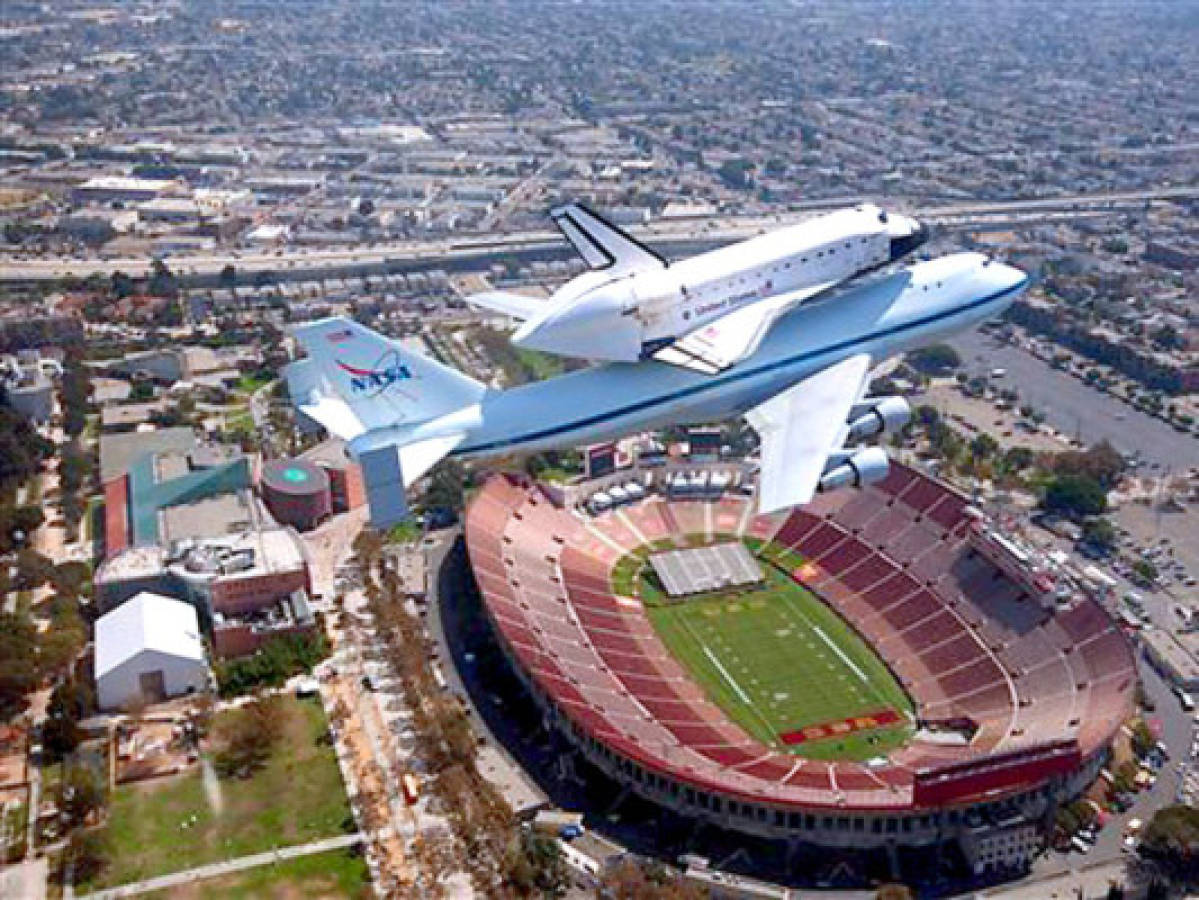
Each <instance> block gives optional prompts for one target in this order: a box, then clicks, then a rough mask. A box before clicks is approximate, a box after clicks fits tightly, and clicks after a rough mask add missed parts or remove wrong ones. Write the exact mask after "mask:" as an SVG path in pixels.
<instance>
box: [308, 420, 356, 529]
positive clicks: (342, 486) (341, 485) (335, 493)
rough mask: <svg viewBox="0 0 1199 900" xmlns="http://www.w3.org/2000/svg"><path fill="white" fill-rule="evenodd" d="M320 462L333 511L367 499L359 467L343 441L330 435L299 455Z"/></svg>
mask: <svg viewBox="0 0 1199 900" xmlns="http://www.w3.org/2000/svg"><path fill="white" fill-rule="evenodd" d="M301 458H302V459H303V460H305V461H306V462H309V463H312V464H313V465H315V466H319V467H320V468H321V469H322V470H323V471H324V473H325V475H326V476H327V477H328V479H329V500H330V503H331V505H332V510H333V512H334V513H340V512H347V511H348V510H351V509H357V508H358V507H360V506H362V505H363V504H364V503H366V484H365V482H364V481H363V480H362V469H361V468H360V467H359V466H358V463H356V462H354V461H353V460H351V459H350V458H349V456H347V455H346V445H345V441H343V440H341V439H340V438H329V439H328V440H324V441H321V443H319V444H317V445H316V446H315V447H313V448H311V449H310V450H306V451H304V453H303V455H302V457H301Z"/></svg>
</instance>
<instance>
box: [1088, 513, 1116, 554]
mask: <svg viewBox="0 0 1199 900" xmlns="http://www.w3.org/2000/svg"><path fill="white" fill-rule="evenodd" d="M1082 539H1083V542H1084V543H1087V544H1090V545H1092V546H1094V547H1098V548H1099V549H1101V550H1110V549H1111V548H1112V547H1114V546H1115V545H1116V529H1115V527H1114V526H1113V525H1112V523H1111V522H1110V521H1109V520H1107V519H1088V520H1087V521H1086V522H1084V523H1083V526H1082Z"/></svg>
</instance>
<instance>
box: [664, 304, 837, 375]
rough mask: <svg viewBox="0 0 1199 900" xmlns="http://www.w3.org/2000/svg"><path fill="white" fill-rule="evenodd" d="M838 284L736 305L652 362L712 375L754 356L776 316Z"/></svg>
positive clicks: (666, 349)
mask: <svg viewBox="0 0 1199 900" xmlns="http://www.w3.org/2000/svg"><path fill="white" fill-rule="evenodd" d="M839 283H840V282H837V281H828V282H824V283H822V284H815V285H812V286H811V287H806V288H803V289H801V290H798V291H789V292H787V293H785V294H779V295H778V296H775V297H766V298H765V299H763V300H757V301H754V302H752V303H746V304H744V305H743V306H739V307H738V308H737V309H735V310H733V311H732V312H730V313H727V314H725V315H723V316H721V317H720V318H719V319H717V320H715V321H714V322H709V323H708V324H707V325H702V326H700V327H699V328H697V329H695V330H694V331H689V332H687V334H685V335H683V336H682V337H680V338H679V339H678V340H676V341H674V343H672V344H669V345H667V346H666V347H663V348H662V349H661V350H659V351H657V352H656V353H655V354H654V359H657V360H660V361H661V362H666V363H670V364H671V365H675V366H683V367H684V368H687V369H694V370H696V371H697V372H703V373H704V374H705V375H715V374H716V373H717V372H721V371H723V370H724V369H727V368H728V367H729V366H731V365H733V364H734V363H737V362H740V361H741V360H743V359H745V358H746V357H747V356H750V355H752V354H753V352H754V351H755V350H757V349H758V345H759V344H761V343H762V338H764V337H765V336H766V333H767V332H768V331H770V326H771V325H773V324H774V322H775V320H776V319H778V318H779V316H781V315H783V314H784V313H786V312H787V311H788V310H791V309H794V308H795V307H796V306H799V304H801V303H803V302H804V301H806V300H810V299H811V298H812V297H815V296H816V295H817V294H822V293H824V292H825V291H827V290H829V288H832V287H835V286H836V285H837V284H839Z"/></svg>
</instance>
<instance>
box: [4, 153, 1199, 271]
mask: <svg viewBox="0 0 1199 900" xmlns="http://www.w3.org/2000/svg"><path fill="white" fill-rule="evenodd" d="M536 183H537V178H536V177H534V178H533V179H530V180H529V182H528V183H527V187H528V188H529V189H530V190H531V189H533V188H534V187H535V185H536ZM1195 198H1199V186H1189V187H1164V188H1160V189H1155V190H1146V191H1124V192H1118V193H1100V194H1079V195H1072V196H1068V197H1054V198H1048V199H1026V200H1011V201H1003V202H992V203H958V204H951V205H943V206H928V207H924V208H916V209H906V204H904V203H903V202H902V201H898V200H896V201H894V202H891V201H884V205H887V206H892V207H895V208H897V209H903V211H905V212H909V213H911V214H912V215H915V216H918V217H920V218H922V219H925V220H927V221H928V222H930V223H931V224H933V225H937V224H944V225H945V226H947V227H948V226H953V227H965V226H969V225H971V224H979V225H983V224H985V225H992V226H994V225H996V224H998V222H1010V221H1018V220H1021V219H1025V218H1027V219H1029V220H1035V219H1039V218H1050V217H1051V218H1073V217H1075V216H1093V215H1095V214H1096V212H1102V211H1104V210H1111V209H1115V208H1120V207H1123V208H1127V207H1129V206H1137V205H1140V204H1143V203H1146V202H1150V201H1154V200H1178V199H1195ZM852 202H853V200H852V199H847V200H845V205H849V204H851V203H852ZM821 205H826V204H821ZM834 205H837V204H834ZM812 214H813V213H812V211H811V210H809V211H806V212H802V213H787V214H780V215H771V216H751V217H737V216H719V217H713V218H711V219H677V220H672V219H663V220H658V221H656V222H655V223H653V225H651V226H649V227H646V228H638V229H633V233H634V234H635V235H636V236H637V237H639V238H642V239H644V240H646V241H648V242H649V243H658V244H671V245H680V246H681V245H687V244H692V243H694V244H705V245H714V244H719V243H728V242H731V241H735V240H740V239H743V238H746V237H750V236H752V235H754V234H758V233H760V232H761V231H764V230H768V229H772V228H778V227H780V226H782V225H786V224H789V223H791V222H795V221H799V220H801V219H804V218H808V217H810V216H811V215H812ZM564 246H565V244H564V242H563V240H562V238H561V236H560V235H559V234H558V233H557V232H556V231H552V230H544V231H532V232H521V233H513V234H501V235H494V234H487V235H462V236H460V237H453V238H443V239H437V240H425V241H417V240H409V241H396V242H387V243H377V244H370V245H355V246H346V247H331V248H322V249H312V250H299V249H287V250H284V249H280V250H272V251H251V252H246V253H241V252H239V251H232V250H230V251H228V252H224V253H219V254H198V255H194V256H192V255H186V256H172V257H170V258H169V259H168V260H167V264H168V265H169V266H170V267H171V269H172V270H173V271H175V272H176V274H178V275H180V276H181V277H183V278H185V279H189V278H192V279H214V278H216V277H217V276H218V275H219V273H220V271H221V269H223V268H224V267H225V266H226V265H233V266H235V267H236V268H237V270H238V273H239V274H240V275H243V276H244V275H246V274H250V275H252V274H254V273H258V272H271V273H275V274H277V275H279V276H282V277H287V278H295V277H297V276H298V275H300V274H302V273H314V274H315V273H319V272H321V271H345V270H361V271H364V272H365V271H370V270H375V271H380V270H383V269H385V268H388V267H396V268H402V267H403V266H405V265H413V266H419V265H424V266H426V267H427V266H428V265H429V264H440V265H450V264H452V263H454V262H456V261H459V262H460V261H465V260H468V259H471V258H472V257H479V256H485V255H489V254H497V253H504V252H511V251H514V250H524V251H528V250H535V249H545V250H555V249H561V248H563V247H564ZM150 262H151V260H150V258H149V257H127V258H121V259H61V258H55V259H14V258H11V257H10V258H7V259H3V260H0V283H3V282H16V283H29V282H39V281H56V280H59V279H63V278H78V279H83V278H86V277H88V276H89V275H100V276H104V277H108V276H110V275H111V274H112V273H113V272H116V271H121V272H124V273H126V274H128V275H133V276H141V275H144V274H146V273H147V272H148V271H149V268H150Z"/></svg>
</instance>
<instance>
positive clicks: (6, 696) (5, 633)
mask: <svg viewBox="0 0 1199 900" xmlns="http://www.w3.org/2000/svg"><path fill="white" fill-rule="evenodd" d="M36 654H37V628H36V627H35V626H34V624H33V622H32V621H31V620H30V618H29V616H28V615H24V614H17V613H6V612H0V716H3V717H4V718H8V717H9V716H11V715H13V714H14V713H15V712H16V711H17V710H19V709H21V708H22V707H23V706H24V705H25V695H26V694H28V693H29V692H30V691H32V690H33V689H34V688H35V687H36V686H37V682H38V672H37V656H36Z"/></svg>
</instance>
